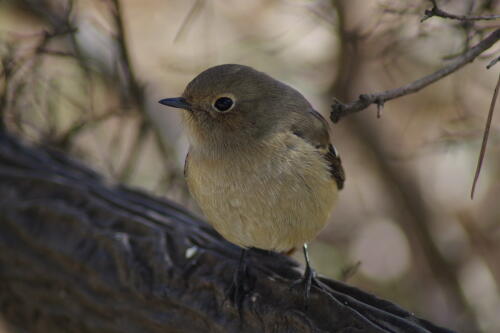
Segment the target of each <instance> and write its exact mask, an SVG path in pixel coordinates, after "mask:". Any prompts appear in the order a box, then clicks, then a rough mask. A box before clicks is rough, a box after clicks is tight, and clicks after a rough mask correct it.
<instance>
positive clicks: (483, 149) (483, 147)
mask: <svg viewBox="0 0 500 333" xmlns="http://www.w3.org/2000/svg"><path fill="white" fill-rule="evenodd" d="M499 88H500V75H499V76H498V81H497V86H496V87H495V92H494V93H493V98H492V99H491V104H490V111H489V112H488V119H486V125H485V128H484V135H483V143H482V144H481V152H480V153H479V158H478V160H477V167H476V174H475V175H474V181H473V183H472V190H471V192H470V198H471V199H474V190H475V189H476V184H477V180H478V179H479V174H480V173H481V167H482V165H483V160H484V155H485V153H486V145H487V144H488V137H489V134H490V127H491V120H492V118H493V111H494V110H495V104H496V101H497V97H498V89H499Z"/></svg>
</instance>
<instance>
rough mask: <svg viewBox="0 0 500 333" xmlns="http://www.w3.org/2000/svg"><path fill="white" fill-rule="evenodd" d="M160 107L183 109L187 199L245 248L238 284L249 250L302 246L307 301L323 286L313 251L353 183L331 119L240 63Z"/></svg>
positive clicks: (211, 73)
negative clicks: (312, 245)
mask: <svg viewBox="0 0 500 333" xmlns="http://www.w3.org/2000/svg"><path fill="white" fill-rule="evenodd" d="M159 103H161V104H163V105H166V106H170V107H173V108H179V109H183V110H185V112H183V121H184V126H185V129H186V131H187V136H188V138H189V150H188V154H187V156H186V160H185V164H184V176H185V179H186V182H187V185H188V188H189V191H190V193H191V195H192V196H193V197H194V199H195V201H196V202H197V204H198V206H199V207H200V208H201V211H202V213H203V214H204V216H205V217H206V219H207V220H208V222H209V224H211V225H212V226H213V228H214V229H215V230H216V231H217V232H218V233H219V234H220V235H222V237H224V238H225V239H226V240H228V241H229V242H231V243H233V244H236V245H238V246H240V247H241V248H242V250H241V256H240V260H239V264H238V268H237V270H236V271H235V275H234V278H233V285H237V284H238V283H239V282H238V281H239V280H240V279H241V278H242V277H243V276H244V274H245V272H246V265H245V258H246V254H247V252H248V250H249V249H253V248H256V249H261V250H267V251H275V252H288V251H290V250H293V249H295V248H300V247H302V250H303V253H304V257H305V263H306V268H305V270H304V274H303V276H302V278H301V279H299V280H298V281H297V283H300V284H303V285H304V299H305V301H306V302H307V300H308V299H309V295H310V289H311V286H312V285H313V284H315V283H317V282H318V281H317V280H316V273H315V271H314V270H313V269H312V268H311V264H310V259H309V255H308V249H307V244H308V243H309V242H310V241H311V240H313V239H314V238H315V237H316V236H317V234H318V233H319V232H320V231H321V230H322V229H323V227H324V226H325V225H326V223H327V221H328V218H329V215H330V213H331V211H332V209H333V206H334V204H335V202H336V201H337V198H338V192H339V190H341V189H342V188H343V186H344V181H345V174H344V169H343V167H342V163H341V159H340V156H339V154H338V153H337V150H336V149H335V147H334V146H333V145H332V143H331V141H330V130H329V126H328V123H327V121H326V120H325V119H324V118H323V116H321V114H320V113H318V112H317V111H316V110H315V109H314V108H313V107H312V105H311V104H310V103H309V102H308V101H307V99H306V98H305V97H304V96H303V95H302V94H301V93H300V92H299V91H297V90H296V89H294V88H292V87H291V86H289V85H287V84H285V83H283V82H281V81H279V80H276V79H274V78H272V77H271V76H269V75H267V74H266V73H264V72H261V71H258V70H255V69H253V68H252V67H249V66H245V65H239V64H224V65H218V66H214V67H211V68H208V69H206V70H204V71H203V72H201V73H200V74H199V75H198V76H196V77H195V78H194V79H193V80H192V81H191V82H189V83H188V84H187V86H186V88H185V90H184V92H183V93H182V95H181V97H175V98H164V99H161V100H160V101H159ZM236 288H237V289H238V287H236Z"/></svg>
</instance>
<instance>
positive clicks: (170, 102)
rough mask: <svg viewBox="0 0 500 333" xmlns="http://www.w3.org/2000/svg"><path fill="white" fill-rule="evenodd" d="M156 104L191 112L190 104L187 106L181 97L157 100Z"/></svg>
mask: <svg viewBox="0 0 500 333" xmlns="http://www.w3.org/2000/svg"><path fill="white" fill-rule="evenodd" d="M158 103H160V104H163V105H167V106H171V107H173V108H178V109H184V110H191V104H189V103H188V102H187V101H186V99H185V98H183V97H175V98H164V99H162V100H159V101H158Z"/></svg>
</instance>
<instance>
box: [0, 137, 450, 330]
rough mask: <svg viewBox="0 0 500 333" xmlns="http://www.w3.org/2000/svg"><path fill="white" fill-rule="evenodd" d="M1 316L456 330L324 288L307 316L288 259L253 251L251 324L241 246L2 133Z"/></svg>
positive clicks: (128, 323) (32, 326)
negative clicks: (237, 284)
mask: <svg viewBox="0 0 500 333" xmlns="http://www.w3.org/2000/svg"><path fill="white" fill-rule="evenodd" d="M0 193H2V195H1V196H0V221H1V223H0V313H1V314H2V315H3V316H4V317H5V319H6V320H7V321H8V322H9V323H10V324H12V325H14V326H15V327H17V328H21V329H23V330H25V331H27V332H34V333H36V332H53V333H58V332H74V333H78V332H89V331H92V332H108V333H112V332H125V333H127V332H347V331H349V332H350V331H356V332H374V333H377V332H378V333H380V332H393V333H394V332H414V333H417V332H418V333H424V332H426V333H429V332H441V333H444V332H448V333H449V332H450V331H448V330H445V329H442V328H438V327H436V326H434V325H432V324H430V323H428V322H426V321H424V320H421V319H418V318H416V317H415V316H413V315H412V314H410V313H409V312H407V311H405V310H403V309H401V308H399V307H397V306H396V305H394V304H391V303H389V302H387V301H384V300H381V299H379V298H376V297H374V296H372V295H369V294H367V293H365V292H363V291H361V290H358V289H356V288H353V287H349V286H347V285H345V284H342V283H339V282H336V281H332V280H328V279H324V278H322V279H321V280H322V281H323V282H324V283H325V284H326V285H327V286H328V287H329V290H328V292H321V291H319V290H317V289H314V290H313V292H312V295H311V300H310V303H309V308H308V310H305V309H304V306H303V298H302V293H301V292H300V291H290V289H289V286H290V283H291V282H292V281H293V280H294V279H296V278H298V277H299V275H300V273H299V272H298V271H297V264H296V263H294V262H293V261H291V260H290V259H289V258H288V257H285V256H283V255H279V254H273V253H267V252H266V253H264V252H257V251H254V252H252V253H251V254H250V256H249V279H248V281H249V282H250V285H251V291H250V293H249V294H248V296H247V297H246V298H245V300H244V303H243V317H242V318H243V319H242V320H240V317H239V314H238V311H237V310H236V309H235V308H234V307H233V306H232V305H231V304H230V303H229V302H227V301H226V300H225V292H224V291H225V290H227V289H228V288H229V286H230V284H231V280H232V279H231V277H232V273H233V270H234V268H235V267H236V263H237V260H238V254H239V249H238V248H237V247H236V246H233V245H231V244H229V243H227V242H226V241H224V240H223V239H221V237H220V236H218V235H217V234H216V233H215V232H214V231H213V230H212V229H211V228H210V227H209V226H207V225H206V224H204V223H203V222H201V221H200V220H199V219H197V218H196V217H194V216H193V215H191V214H190V213H188V212H186V211H185V210H184V209H182V208H181V207H178V206H177V205H175V204H173V203H171V202H168V201H164V200H160V199H155V198H152V197H150V196H148V195H145V194H143V193H139V192H137V191H133V190H130V189H127V188H123V187H109V186H107V185H105V184H104V182H103V181H102V180H101V179H100V178H99V177H98V176H97V175H96V174H95V173H93V172H92V171H90V170H88V169H86V168H84V167H82V166H80V165H79V164H78V163H76V162H74V161H72V160H69V159H68V158H66V157H65V156H63V155H61V154H59V153H54V152H48V151H44V150H41V149H33V148H28V147H26V146H24V145H21V144H19V143H18V142H17V141H16V140H15V139H13V138H12V137H9V136H7V135H5V134H2V133H1V132H0Z"/></svg>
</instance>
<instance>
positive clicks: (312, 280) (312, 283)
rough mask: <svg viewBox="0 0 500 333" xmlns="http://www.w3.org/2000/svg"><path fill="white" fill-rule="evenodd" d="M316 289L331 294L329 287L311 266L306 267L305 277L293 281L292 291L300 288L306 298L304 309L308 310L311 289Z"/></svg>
mask: <svg viewBox="0 0 500 333" xmlns="http://www.w3.org/2000/svg"><path fill="white" fill-rule="evenodd" d="M312 287H316V288H318V289H320V290H322V291H323V292H325V293H329V291H328V287H326V286H325V284H324V283H323V282H321V281H320V280H319V279H318V277H317V274H316V272H315V271H314V269H312V268H311V267H310V266H309V265H307V266H306V270H305V271H304V275H303V276H302V277H301V278H299V279H297V280H295V281H293V282H292V284H291V286H290V289H294V288H300V289H302V291H303V296H304V309H305V310H307V309H308V307H309V298H310V295H311V288H312Z"/></svg>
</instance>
